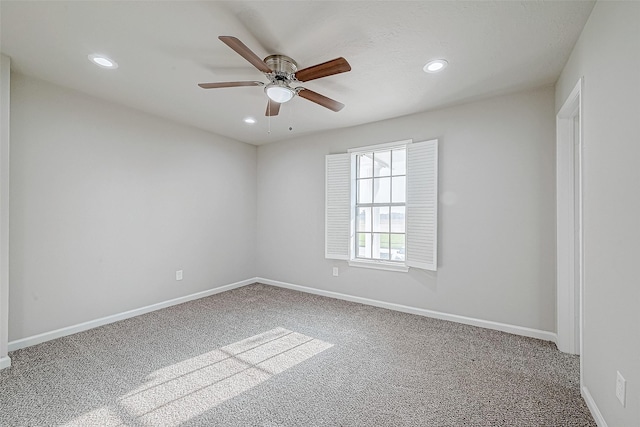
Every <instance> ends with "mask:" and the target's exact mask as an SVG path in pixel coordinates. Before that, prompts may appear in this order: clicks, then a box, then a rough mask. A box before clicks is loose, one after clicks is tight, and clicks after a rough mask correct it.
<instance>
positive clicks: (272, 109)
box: [264, 98, 280, 116]
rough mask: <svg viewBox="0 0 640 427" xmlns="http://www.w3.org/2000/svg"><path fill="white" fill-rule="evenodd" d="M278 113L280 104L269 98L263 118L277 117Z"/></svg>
mask: <svg viewBox="0 0 640 427" xmlns="http://www.w3.org/2000/svg"><path fill="white" fill-rule="evenodd" d="M279 112H280V103H279V102H276V101H274V100H272V99H271V98H269V102H267V111H266V112H265V113H264V115H265V116H277V115H278V113H279Z"/></svg>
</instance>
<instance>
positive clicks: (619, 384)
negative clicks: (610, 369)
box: [616, 371, 627, 407]
mask: <svg viewBox="0 0 640 427" xmlns="http://www.w3.org/2000/svg"><path fill="white" fill-rule="evenodd" d="M625 394H627V381H626V380H625V379H624V377H623V376H622V374H620V371H617V376H616V397H617V398H618V400H619V401H620V403H622V406H623V407H624V406H625V405H624V400H625Z"/></svg>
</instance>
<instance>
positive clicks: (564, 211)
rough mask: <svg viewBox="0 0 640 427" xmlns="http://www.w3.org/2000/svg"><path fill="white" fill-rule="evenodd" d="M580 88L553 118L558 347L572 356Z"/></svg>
mask: <svg viewBox="0 0 640 427" xmlns="http://www.w3.org/2000/svg"><path fill="white" fill-rule="evenodd" d="M582 86H583V78H582V77H581V78H580V79H579V80H578V82H577V83H576V85H575V87H574V88H573V90H572V91H571V93H570V94H569V96H568V97H567V99H566V100H565V102H564V104H563V105H562V108H560V110H559V111H558V114H557V116H556V214H557V216H556V233H557V234H556V244H557V247H556V248H557V252H556V257H557V259H556V261H557V271H556V286H557V301H556V304H557V305H556V315H557V337H558V338H557V345H558V349H559V350H560V351H563V352H565V353H572V354H582V347H583V345H582V341H583V340H582V335H583V325H584V310H583V300H584V263H583V254H584V244H583V221H582V214H583V207H582V199H583V173H582V172H583V162H582V158H583V131H582V129H583V127H584V117H583V114H582ZM576 118H577V119H578V126H576V125H575V120H576ZM576 311H577V313H576ZM580 383H581V384H582V363H581V364H580Z"/></svg>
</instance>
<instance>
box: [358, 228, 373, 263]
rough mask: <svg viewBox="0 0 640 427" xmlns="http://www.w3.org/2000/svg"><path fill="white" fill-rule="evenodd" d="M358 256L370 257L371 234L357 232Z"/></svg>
mask: <svg viewBox="0 0 640 427" xmlns="http://www.w3.org/2000/svg"><path fill="white" fill-rule="evenodd" d="M357 236H358V243H357V245H358V255H357V256H358V258H371V234H370V233H358V234H357Z"/></svg>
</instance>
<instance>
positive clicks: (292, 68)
mask: <svg viewBox="0 0 640 427" xmlns="http://www.w3.org/2000/svg"><path fill="white" fill-rule="evenodd" d="M264 63H265V64H267V66H268V67H269V68H271V69H272V70H273V74H274V76H273V77H274V79H275V80H280V81H282V80H284V81H289V80H292V79H293V75H294V74H295V72H296V71H298V64H297V63H296V61H294V60H293V59H291V58H289V57H288V56H285V55H269V56H267V57H266V58H264Z"/></svg>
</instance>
